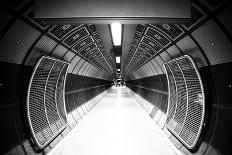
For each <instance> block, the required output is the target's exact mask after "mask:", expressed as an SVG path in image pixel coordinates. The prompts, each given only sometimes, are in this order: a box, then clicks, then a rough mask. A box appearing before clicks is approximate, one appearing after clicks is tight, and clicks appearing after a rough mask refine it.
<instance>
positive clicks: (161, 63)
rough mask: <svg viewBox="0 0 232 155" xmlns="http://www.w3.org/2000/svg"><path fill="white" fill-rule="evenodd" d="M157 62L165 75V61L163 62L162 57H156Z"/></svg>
mask: <svg viewBox="0 0 232 155" xmlns="http://www.w3.org/2000/svg"><path fill="white" fill-rule="evenodd" d="M155 59H156V61H157V62H158V64H159V65H160V67H161V69H162V72H163V73H164V72H165V71H164V66H163V63H164V61H163V60H162V58H161V57H160V56H157V57H155Z"/></svg>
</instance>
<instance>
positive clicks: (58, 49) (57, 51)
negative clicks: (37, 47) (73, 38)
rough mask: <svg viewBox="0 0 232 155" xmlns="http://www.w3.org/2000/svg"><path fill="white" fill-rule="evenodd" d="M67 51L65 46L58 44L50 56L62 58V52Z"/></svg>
mask: <svg viewBox="0 0 232 155" xmlns="http://www.w3.org/2000/svg"><path fill="white" fill-rule="evenodd" d="M67 51H68V49H67V48H65V47H64V46H62V45H58V46H57V47H56V48H55V50H54V51H53V52H52V56H54V57H56V58H57V57H58V58H62V57H63V56H64V54H65V53H66V52H67Z"/></svg>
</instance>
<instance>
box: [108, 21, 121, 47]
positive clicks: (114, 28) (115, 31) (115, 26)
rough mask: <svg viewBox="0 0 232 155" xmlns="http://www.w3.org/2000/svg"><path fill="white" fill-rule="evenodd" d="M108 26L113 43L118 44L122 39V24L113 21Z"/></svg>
mask: <svg viewBox="0 0 232 155" xmlns="http://www.w3.org/2000/svg"><path fill="white" fill-rule="evenodd" d="M110 27H111V34H112V38H113V43H114V45H115V46H120V45H121V39H122V24H120V23H118V22H114V23H112V24H110Z"/></svg>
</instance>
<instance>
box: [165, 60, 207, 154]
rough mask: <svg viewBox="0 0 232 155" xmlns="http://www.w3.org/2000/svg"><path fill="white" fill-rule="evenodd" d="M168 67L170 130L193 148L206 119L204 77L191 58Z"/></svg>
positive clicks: (168, 123)
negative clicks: (202, 78)
mask: <svg viewBox="0 0 232 155" xmlns="http://www.w3.org/2000/svg"><path fill="white" fill-rule="evenodd" d="M164 66H165V69H166V75H167V77H168V86H169V99H168V115H167V120H166V125H167V128H168V129H169V130H170V131H171V132H172V133H173V134H174V135H175V136H176V137H177V138H178V139H179V140H180V141H181V142H182V143H184V144H185V145H186V147H188V148H189V149H193V148H194V147H195V146H196V144H197V142H198V140H199V136H200V133H201V130H202V126H203V123H204V116H205V95H204V89H203V84H202V81H201V77H200V74H199V73H198V71H197V68H196V65H195V64H194V62H193V60H192V59H191V58H190V57H189V56H187V55H184V56H182V57H179V58H177V59H174V60H171V61H169V62H167V63H165V64H164Z"/></svg>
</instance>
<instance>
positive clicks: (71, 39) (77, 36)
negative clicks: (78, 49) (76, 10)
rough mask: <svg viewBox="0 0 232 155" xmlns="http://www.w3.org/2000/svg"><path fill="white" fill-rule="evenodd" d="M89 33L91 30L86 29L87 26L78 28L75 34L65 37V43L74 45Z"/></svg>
mask: <svg viewBox="0 0 232 155" xmlns="http://www.w3.org/2000/svg"><path fill="white" fill-rule="evenodd" d="M88 35H89V31H88V30H87V29H86V27H82V28H80V29H77V30H76V31H75V32H74V33H73V34H71V35H69V36H68V37H67V38H65V40H64V44H66V45H67V46H68V47H72V45H74V44H75V43H76V42H78V41H79V40H80V39H83V38H84V37H87V36H88Z"/></svg>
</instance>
